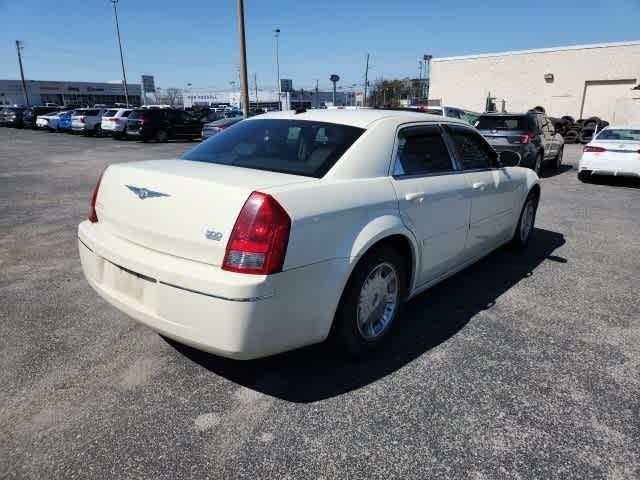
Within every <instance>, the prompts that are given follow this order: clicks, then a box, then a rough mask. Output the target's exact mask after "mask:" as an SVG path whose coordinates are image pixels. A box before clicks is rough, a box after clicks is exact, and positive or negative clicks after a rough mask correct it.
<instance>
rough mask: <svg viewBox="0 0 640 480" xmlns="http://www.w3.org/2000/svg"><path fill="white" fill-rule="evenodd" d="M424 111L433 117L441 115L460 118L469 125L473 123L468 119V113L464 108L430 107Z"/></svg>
mask: <svg viewBox="0 0 640 480" xmlns="http://www.w3.org/2000/svg"><path fill="white" fill-rule="evenodd" d="M423 111H425V112H426V113H430V114H431V115H439V116H441V117H446V118H460V119H462V120H464V121H465V122H467V123H471V122H470V121H469V119H468V118H467V113H466V112H465V111H464V110H463V109H462V108H458V107H449V106H441V107H428V108H426V109H425V110H423Z"/></svg>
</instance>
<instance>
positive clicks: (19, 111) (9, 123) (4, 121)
mask: <svg viewBox="0 0 640 480" xmlns="http://www.w3.org/2000/svg"><path fill="white" fill-rule="evenodd" d="M24 110H25V109H24V107H4V108H3V109H2V110H0V125H2V126H5V127H16V128H22V115H23V113H24Z"/></svg>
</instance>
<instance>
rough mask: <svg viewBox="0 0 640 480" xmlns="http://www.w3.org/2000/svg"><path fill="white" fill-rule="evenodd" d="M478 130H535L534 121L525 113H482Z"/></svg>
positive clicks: (477, 126)
mask: <svg viewBox="0 0 640 480" xmlns="http://www.w3.org/2000/svg"><path fill="white" fill-rule="evenodd" d="M476 128H477V129H478V130H525V131H533V130H534V125H533V121H532V120H531V119H530V118H529V117H527V116H525V115H481V116H480V118H479V119H478V123H477V125H476Z"/></svg>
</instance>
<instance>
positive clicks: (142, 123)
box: [138, 117, 147, 125]
mask: <svg viewBox="0 0 640 480" xmlns="http://www.w3.org/2000/svg"><path fill="white" fill-rule="evenodd" d="M138 121H139V122H140V125H144V124H145V123H146V122H147V119H146V118H145V117H142V118H141V119H140V120H138Z"/></svg>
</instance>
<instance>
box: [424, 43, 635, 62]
mask: <svg viewBox="0 0 640 480" xmlns="http://www.w3.org/2000/svg"><path fill="white" fill-rule="evenodd" d="M634 45H640V40H633V41H628V42H611V43H590V44H587V45H569V46H565V47H549V48H536V49H533V50H512V51H508V52H496V53H480V54H475V55H460V56H456V57H442V58H433V59H432V60H431V62H448V61H450V60H467V59H471V58H487V57H501V56H505V55H525V54H529V53H548V52H562V51H566V50H587V49H591V48H610V47H628V46H634Z"/></svg>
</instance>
